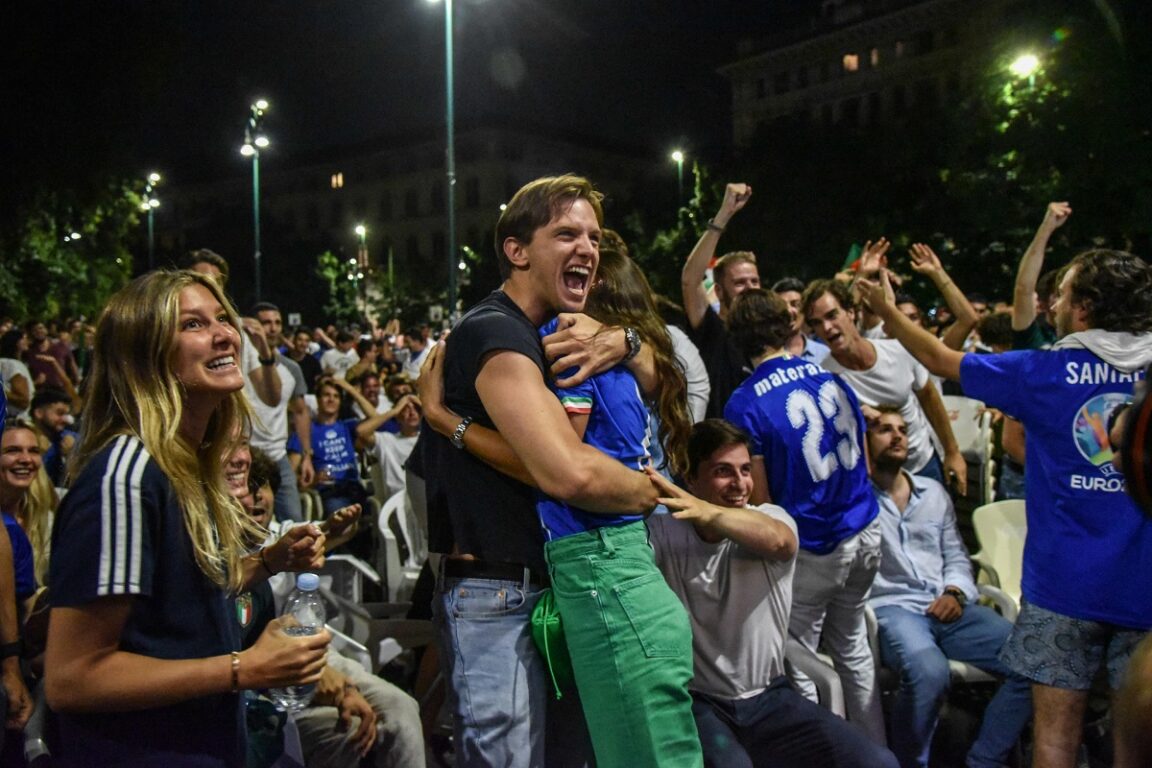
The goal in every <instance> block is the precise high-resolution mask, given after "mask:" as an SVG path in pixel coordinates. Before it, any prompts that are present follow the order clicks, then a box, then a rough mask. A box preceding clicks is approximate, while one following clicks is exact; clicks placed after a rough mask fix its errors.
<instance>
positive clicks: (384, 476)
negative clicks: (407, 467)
mask: <svg viewBox="0 0 1152 768" xmlns="http://www.w3.org/2000/svg"><path fill="white" fill-rule="evenodd" d="M419 437H420V435H419V434H415V435H412V436H411V437H405V436H404V435H401V434H398V433H392V432H377V433H376V442H375V444H374V445H373V446H372V455H373V456H375V457H376V461H377V464H376V466H375V468H374V469H375V472H376V473H378V474H374V475H373V478H372V479H373V482H374V483H379V482H383V483H384V487H385V488H387V493H386V494H382V493H380V491H379V490H377V491H376V497H377V498H380V499H387V498H391V497H392V495H393V494H395V493H396V492H397V491H402V490H404V487H405V481H404V462H406V461H408V457H409V456H410V455H411V454H412V449H413V448H414V447H416V440H417V439H418V438H419Z"/></svg>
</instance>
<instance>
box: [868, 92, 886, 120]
mask: <svg viewBox="0 0 1152 768" xmlns="http://www.w3.org/2000/svg"><path fill="white" fill-rule="evenodd" d="M882 109H883V106H882V102H881V101H880V93H879V92H878V91H872V93H870V94H868V122H869V123H872V124H875V123H878V122H879V121H880V112H881V110H882Z"/></svg>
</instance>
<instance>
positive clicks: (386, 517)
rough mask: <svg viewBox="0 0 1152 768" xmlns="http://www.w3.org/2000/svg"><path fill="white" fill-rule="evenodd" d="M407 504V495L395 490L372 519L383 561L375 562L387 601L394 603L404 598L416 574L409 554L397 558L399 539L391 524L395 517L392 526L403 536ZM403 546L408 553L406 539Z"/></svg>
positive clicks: (418, 569) (405, 527)
mask: <svg viewBox="0 0 1152 768" xmlns="http://www.w3.org/2000/svg"><path fill="white" fill-rule="evenodd" d="M407 505H408V494H407V493H406V492H405V491H397V492H396V493H394V494H392V496H391V497H389V499H388V501H387V502H385V504H384V508H383V509H381V510H380V515H379V517H377V518H376V520H377V531H378V533H379V547H378V550H379V556H380V558H381V559H382V560H383V563H380V564H379V565H380V569H379V570H380V572H381V573H383V574H384V578H385V580H386V583H387V588H388V600H389V601H390V602H394V603H395V602H401V601H403V600H407V599H408V596H409V595H410V594H411V588H412V586H413V585H414V584H415V583H416V577H417V576H418V575H419V573H420V566H419V565H418V564H416V563H414V562H411V560H412V558H411V555H410V556H409V558H408V559H407V560H401V558H400V541H399V539H398V538H397V537H396V533H395V531H394V530H393V525H392V519H393V518H395V519H396V526H395V527H396V528H398V529H399V530H400V535H401V536H405V538H406V539H407V534H406V531H407V528H408V526H407V519H406V518H407ZM404 545H405V547H406V548H407V549H408V550H409V552H411V545H410V544H409V543H408V541H407V540H406V541H405V542H404Z"/></svg>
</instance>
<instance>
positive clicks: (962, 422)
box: [944, 395, 992, 464]
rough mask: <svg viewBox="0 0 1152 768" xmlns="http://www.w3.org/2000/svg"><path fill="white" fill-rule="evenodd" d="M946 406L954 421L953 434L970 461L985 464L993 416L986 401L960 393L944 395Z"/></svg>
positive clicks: (950, 417)
mask: <svg viewBox="0 0 1152 768" xmlns="http://www.w3.org/2000/svg"><path fill="white" fill-rule="evenodd" d="M944 407H945V409H947V411H948V419H949V421H951V422H952V434H953V435H955V437H956V444H957V445H958V446H960V452H961V453H963V454H964V458H965V459H967V460H968V461H974V462H977V463H979V464H985V463H987V461H988V456H989V446H990V445H991V442H992V416H991V414H989V413H988V412H987V411H986V410H984V403H982V402H980V401H979V400H973V399H972V398H970V397H961V396H960V395H944Z"/></svg>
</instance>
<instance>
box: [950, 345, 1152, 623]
mask: <svg viewBox="0 0 1152 768" xmlns="http://www.w3.org/2000/svg"><path fill="white" fill-rule="evenodd" d="M1141 377H1142V373H1140V372H1139V371H1137V372H1134V373H1125V372H1123V371H1121V370H1119V369H1117V368H1114V367H1112V366H1111V365H1109V364H1108V363H1105V362H1104V361H1103V360H1101V359H1100V358H1099V357H1097V356H1096V355H1095V354H1093V353H1092V352H1090V351H1088V350H1086V349H1055V350H1050V351H1020V352H1005V353H1004V354H1000V355H965V356H964V361H963V362H962V363H961V366H960V383H961V384H962V385H963V387H964V391H965V392H966V393H968V395H969V396H970V397H974V398H977V399H979V400H983V401H984V402H985V403H987V404H988V405H990V406H992V407H994V408H999V409H1001V410H1002V411H1004V412H1005V413H1006V414H1008V415H1009V416H1012V417H1014V418H1016V419H1019V420H1020V421H1021V422H1022V423H1023V424H1024V428H1025V431H1026V432H1027V433H1028V441H1027V447H1026V453H1025V464H1024V472H1025V478H1026V483H1025V487H1026V499H1025V503H1026V505H1027V518H1028V536H1027V539H1026V540H1025V543H1024V571H1023V577H1022V580H1021V582H1022V583H1021V587H1022V590H1023V593H1024V597H1025V598H1026V599H1027V600H1028V601H1029V602H1031V603H1034V604H1035V605H1038V606H1040V607H1041V608H1046V609H1048V610H1050V611H1055V612H1056V613H1060V614H1063V615H1066V616H1072V617H1074V618H1079V619H1088V620H1091V621H1100V622H1107V623H1112V624H1118V625H1120V626H1124V627H1132V628H1136V629H1148V628H1149V627H1152V592H1150V591H1149V588H1148V587H1149V585H1150V584H1152V520H1150V519H1149V518H1146V517H1145V516H1144V515H1143V514H1141V512H1140V510H1139V508H1137V506H1136V504H1135V502H1133V501H1132V499H1131V497H1129V496H1128V494H1127V493H1126V492H1125V485H1124V477H1123V475H1121V474H1120V472H1119V471H1118V470H1116V469H1115V468H1113V466H1112V450H1111V447H1110V443H1109V441H1108V432H1107V425H1108V417H1109V415H1110V414H1111V413H1112V410H1113V409H1114V408H1116V406H1118V405H1120V404H1121V403H1125V402H1127V401H1129V400H1130V399H1131V397H1132V387H1133V384H1134V383H1135V382H1136V381H1137V380H1139V379H1140V378H1141Z"/></svg>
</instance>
